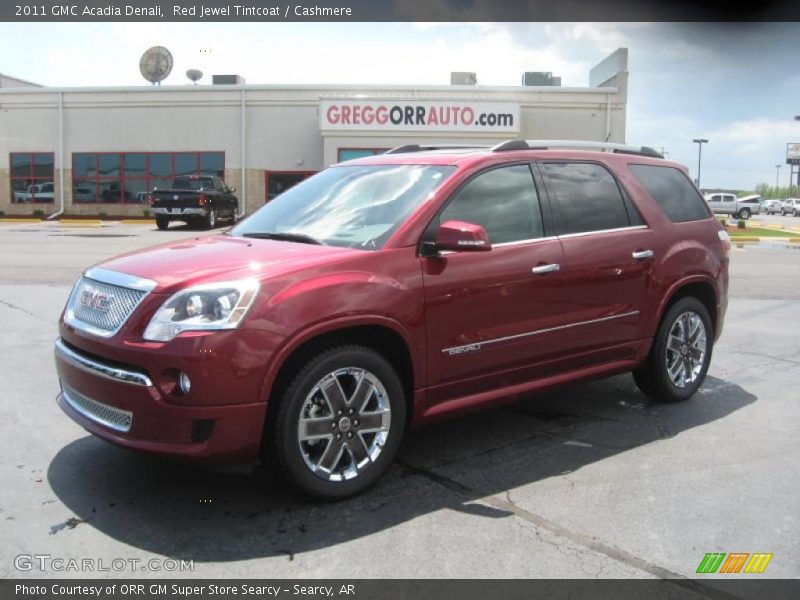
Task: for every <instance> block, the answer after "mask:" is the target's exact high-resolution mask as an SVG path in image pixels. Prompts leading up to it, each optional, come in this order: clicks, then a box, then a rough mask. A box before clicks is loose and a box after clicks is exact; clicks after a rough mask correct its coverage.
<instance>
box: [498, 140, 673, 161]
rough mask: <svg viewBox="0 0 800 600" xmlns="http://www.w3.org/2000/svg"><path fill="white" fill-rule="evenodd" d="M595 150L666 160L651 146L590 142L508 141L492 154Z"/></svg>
mask: <svg viewBox="0 0 800 600" xmlns="http://www.w3.org/2000/svg"><path fill="white" fill-rule="evenodd" d="M554 149H559V150H594V151H597V152H614V153H617V154H636V155H639V156H650V157H652V158H664V155H663V154H661V153H660V152H657V151H656V150H654V149H653V148H650V147H649V146H628V145H626V144H615V143H613V142H590V141H582V140H508V141H506V142H502V143H500V144H497V145H496V146H494V147H492V152H507V151H510V150H554Z"/></svg>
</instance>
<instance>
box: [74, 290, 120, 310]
mask: <svg viewBox="0 0 800 600" xmlns="http://www.w3.org/2000/svg"><path fill="white" fill-rule="evenodd" d="M113 301H114V296H108V295H106V294H104V293H102V292H97V291H95V290H93V289H92V288H88V289H85V290H83V291H82V292H81V298H80V302H81V305H82V306H85V307H86V308H93V309H94V310H96V311H99V312H104V313H105V312H108V311H109V310H110V309H111V303H112V302H113Z"/></svg>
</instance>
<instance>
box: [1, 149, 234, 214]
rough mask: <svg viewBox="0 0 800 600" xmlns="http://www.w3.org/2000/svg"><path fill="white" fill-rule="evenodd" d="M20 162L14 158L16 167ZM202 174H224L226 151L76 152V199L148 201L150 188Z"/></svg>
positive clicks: (74, 191)
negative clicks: (178, 178) (176, 178)
mask: <svg viewBox="0 0 800 600" xmlns="http://www.w3.org/2000/svg"><path fill="white" fill-rule="evenodd" d="M50 156H51V159H50V160H51V166H50V172H51V173H52V155H50ZM17 162H18V163H20V165H21V164H22V162H21V160H18V161H17ZM16 164H17V163H15V162H13V160H12V171H13V170H14V169H15V168H16V167H15V165H16ZM42 165H45V163H44V162H42ZM20 168H22V167H20ZM202 174H205V175H208V174H213V175H218V176H219V177H224V175H225V153H224V152H130V153H120V152H97V153H89V152H76V153H74V154H73V155H72V200H73V202H74V203H76V204H80V203H102V204H118V203H121V202H122V203H130V204H146V203H147V193H148V192H150V191H152V190H153V189H155V188H158V189H169V188H171V187H172V181H173V180H174V179H175V177H176V176H178V175H202ZM50 178H51V179H52V175H51V176H50ZM15 189H16V188H15Z"/></svg>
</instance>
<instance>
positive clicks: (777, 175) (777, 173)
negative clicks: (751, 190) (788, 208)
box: [775, 165, 783, 198]
mask: <svg viewBox="0 0 800 600" xmlns="http://www.w3.org/2000/svg"><path fill="white" fill-rule="evenodd" d="M782 166H783V165H775V197H776V198H777V197H778V185H780V180H781V167H782Z"/></svg>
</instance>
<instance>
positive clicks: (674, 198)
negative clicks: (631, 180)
mask: <svg viewBox="0 0 800 600" xmlns="http://www.w3.org/2000/svg"><path fill="white" fill-rule="evenodd" d="M629 168H630V170H631V172H632V173H633V174H634V176H635V177H636V179H637V180H638V181H639V183H641V184H642V186H643V187H644V188H645V189H646V190H647V191H648V193H649V194H650V195H651V196H652V197H653V200H655V201H656V203H657V204H658V205H659V206H660V207H661V210H663V211H664V213H665V214H666V215H667V217H669V219H670V221H672V222H673V223H685V222H687V221H699V220H701V219H706V218H708V217H709V216H711V213H710V212H709V210H708V205H707V204H706V201H705V200H704V199H703V197H702V196H701V195H700V194H699V193H698V192H697V190H696V189H695V188H694V186H693V185H692V184H691V183H690V182H689V179H688V178H687V177H686V175H685V174H684V173H683V171H681V170H680V169H676V168H674V167H659V166H654V165H629ZM712 200H713V198H712Z"/></svg>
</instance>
